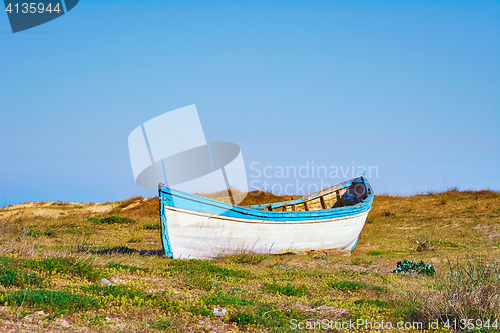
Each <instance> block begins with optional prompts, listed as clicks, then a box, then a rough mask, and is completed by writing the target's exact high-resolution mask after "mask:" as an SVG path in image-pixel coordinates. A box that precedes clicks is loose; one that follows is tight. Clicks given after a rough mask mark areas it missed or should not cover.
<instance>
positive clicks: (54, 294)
mask: <svg viewBox="0 0 500 333" xmlns="http://www.w3.org/2000/svg"><path fill="white" fill-rule="evenodd" d="M0 303H3V304H8V305H17V306H28V307H34V308H37V309H42V310H48V311H51V312H57V313H66V312H76V311H79V310H88V309H92V308H98V307H99V303H98V302H97V301H96V300H95V299H94V298H92V297H89V296H86V295H76V294H70V293H68V292H65V291H52V290H46V289H24V290H14V291H9V292H7V293H5V294H4V295H1V296H0Z"/></svg>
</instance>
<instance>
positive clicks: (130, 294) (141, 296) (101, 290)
mask: <svg viewBox="0 0 500 333" xmlns="http://www.w3.org/2000/svg"><path fill="white" fill-rule="evenodd" d="M81 289H82V290H83V291H85V292H88V293H91V294H93V295H96V296H112V297H113V299H117V300H119V299H120V298H122V297H124V298H127V299H130V300H132V304H133V305H139V304H143V303H144V302H145V301H148V300H156V297H155V296H154V295H153V294H149V293H145V292H143V291H140V290H135V289H133V288H130V287H126V286H113V285H111V286H103V285H98V284H93V285H90V286H84V287H81Z"/></svg>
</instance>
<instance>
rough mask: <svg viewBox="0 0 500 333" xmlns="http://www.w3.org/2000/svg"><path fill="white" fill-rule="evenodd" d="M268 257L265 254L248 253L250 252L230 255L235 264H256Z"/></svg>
mask: <svg viewBox="0 0 500 333" xmlns="http://www.w3.org/2000/svg"><path fill="white" fill-rule="evenodd" d="M267 258H269V256H267V255H250V254H238V255H235V256H232V257H231V260H232V261H233V262H234V263H236V264H251V265H257V264H260V263H261V262H263V261H264V260H266V259H267Z"/></svg>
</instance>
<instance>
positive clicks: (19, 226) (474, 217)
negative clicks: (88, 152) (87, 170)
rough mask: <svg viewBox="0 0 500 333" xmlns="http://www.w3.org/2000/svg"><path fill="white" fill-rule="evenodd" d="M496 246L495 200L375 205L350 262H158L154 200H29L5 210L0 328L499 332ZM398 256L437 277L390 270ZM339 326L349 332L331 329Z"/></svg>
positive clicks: (316, 258) (311, 258) (318, 257)
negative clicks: (216, 311)
mask: <svg viewBox="0 0 500 333" xmlns="http://www.w3.org/2000/svg"><path fill="white" fill-rule="evenodd" d="M286 199H289V198H288V197H287V198H286ZM279 200H280V198H274V197H272V196H265V195H263V196H261V197H260V198H257V199H256V198H250V200H247V201H245V202H243V204H245V203H247V204H249V203H259V202H262V201H268V202H269V201H279ZM499 246H500V194H499V193H496V192H491V191H480V192H472V191H470V192H458V191H448V192H444V193H435V194H427V195H416V196H412V197H391V196H376V197H375V201H374V203H373V209H372V211H371V212H370V214H369V218H368V220H367V223H366V225H365V227H364V229H363V231H362V233H361V236H360V239H359V242H358V245H357V247H356V249H355V250H354V251H353V252H352V253H351V255H350V256H347V255H345V254H344V255H343V256H340V255H327V254H326V253H310V254H304V255H249V254H241V255H235V256H231V257H223V258H218V259H214V260H210V261H198V260H170V259H168V258H166V257H164V256H162V251H161V242H160V236H159V223H158V204H157V199H143V198H131V199H128V200H125V201H122V202H116V203H106V204H92V203H90V204H81V203H61V202H45V203H26V204H21V205H16V206H9V207H5V208H3V209H0V330H4V331H9V330H10V331H40V332H43V331H47V332H48V331H50V332H60V331H85V332H87V331H88V332H94V331H95V332H101V331H102V332H109V331H117V332H160V331H166V332H230V331H232V332H295V331H300V329H299V327H304V329H306V328H309V327H310V326H307V325H314V323H315V322H316V327H318V325H319V324H322V325H323V327H324V328H325V329H316V330H312V329H308V330H306V331H308V332H311V331H321V332H348V331H364V332H368V331H372V330H370V326H366V325H367V322H370V323H372V325H377V323H379V324H380V323H381V322H382V321H384V323H386V322H388V321H389V322H391V324H392V325H393V326H395V325H397V323H398V322H401V323H405V322H409V323H413V322H415V323H417V322H423V323H424V327H425V328H429V326H428V325H429V324H432V325H435V324H436V323H435V322H434V321H432V320H440V324H439V327H440V328H439V330H435V329H430V330H429V331H432V332H437V331H441V332H451V331H452V328H453V325H454V322H453V320H457V321H456V326H457V328H460V326H462V327H464V326H467V325H468V326H469V328H468V329H467V327H465V328H464V329H462V331H467V330H468V331H471V332H498V331H500V328H495V327H492V326H494V325H495V319H497V318H499V317H500V310H499V309H500V296H499V294H500V281H499V275H500V271H499V270H498V267H499V266H498V261H497V260H498V256H499V253H500V250H499ZM339 254H342V253H339ZM403 259H408V260H412V261H415V262H420V261H421V260H423V261H424V262H425V263H427V264H430V265H432V267H433V268H434V269H435V271H436V274H432V272H430V271H429V270H428V272H430V273H429V274H419V273H418V272H413V273H391V270H392V269H395V268H396V267H397V263H398V261H402V260H403ZM427 267H428V268H429V266H427ZM102 279H107V280H109V281H110V282H111V284H110V285H104V284H102V283H101V281H102ZM214 308H217V309H219V310H222V309H225V310H226V311H227V312H226V313H225V315H224V316H223V317H218V316H215V315H214ZM465 318H467V319H474V322H473V323H472V324H471V322H460V320H461V319H465ZM477 319H481V320H482V322H479V321H477ZM328 320H331V321H328ZM358 320H363V324H364V325H360V326H359V327H358V328H359V329H358V330H355V329H352V328H353V326H346V325H347V324H349V323H350V322H351V323H360V324H361V322H360V321H358ZM429 320H431V322H430V323H429ZM446 320H449V322H448V323H450V324H451V327H449V328H445V327H443V323H444V324H445V323H446ZM487 320H489V322H487ZM335 323H337V325H342V324H343V323H344V327H350V329H348V330H343V329H340V328H339V326H337V329H335V327H333V328H328V329H326V327H325V326H332V325H334V324H335ZM479 324H481V326H489V328H488V327H487V328H486V329H485V328H482V329H476V328H477V326H479ZM299 325H304V326H299ZM368 325H369V324H368ZM408 325H409V324H407V327H408ZM498 325H500V323H498ZM384 327H385V328H387V324H386V326H384ZM294 328H296V329H294ZM431 328H434V326H431ZM473 328H474V329H473ZM382 331H385V332H398V331H401V330H398V329H385V330H382ZM407 331H408V332H416V331H418V330H417V329H412V328H410V329H408V330H407ZM454 331H459V329H457V330H454Z"/></svg>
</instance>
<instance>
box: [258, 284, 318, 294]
mask: <svg viewBox="0 0 500 333" xmlns="http://www.w3.org/2000/svg"><path fill="white" fill-rule="evenodd" d="M262 289H263V290H264V291H267V292H269V293H273V294H280V295H287V296H303V295H305V294H308V293H309V290H308V289H307V287H306V286H304V285H302V286H301V287H298V288H297V287H294V286H292V285H290V284H287V285H286V286H283V287H282V286H279V285H277V284H275V283H272V284H268V283H266V284H264V286H263V287H262Z"/></svg>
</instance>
